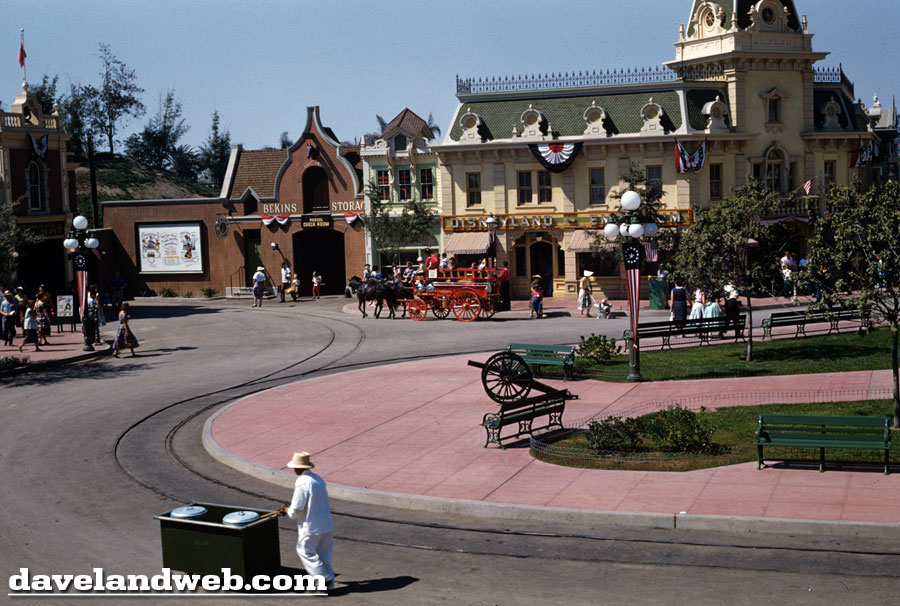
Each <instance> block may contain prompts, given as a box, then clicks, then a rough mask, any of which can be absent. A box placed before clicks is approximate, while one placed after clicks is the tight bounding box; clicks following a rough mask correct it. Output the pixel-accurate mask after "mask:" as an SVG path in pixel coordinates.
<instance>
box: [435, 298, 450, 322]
mask: <svg viewBox="0 0 900 606" xmlns="http://www.w3.org/2000/svg"><path fill="white" fill-rule="evenodd" d="M431 313H433V314H434V317H435V318H438V319H439V320H443V319H444V318H446V317H447V316H449V315H450V308H449V307H441V305H440V302H438V301H435V302H434V307H432V308H431Z"/></svg>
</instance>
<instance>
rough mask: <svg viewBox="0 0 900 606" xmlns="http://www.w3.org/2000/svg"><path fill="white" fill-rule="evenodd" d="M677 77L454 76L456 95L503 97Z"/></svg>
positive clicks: (656, 73) (702, 72)
mask: <svg viewBox="0 0 900 606" xmlns="http://www.w3.org/2000/svg"><path fill="white" fill-rule="evenodd" d="M681 78H682V79H683V80H690V81H703V80H721V79H723V78H724V72H723V71H722V70H721V69H718V68H711V69H683V70H681ZM678 79H679V74H678V73H676V72H674V71H672V70H671V69H669V68H667V67H646V68H640V69H638V68H634V69H633V70H632V69H622V70H615V69H614V70H611V71H610V70H606V71H603V70H600V71H599V72H597V71H591V72H586V71H585V72H578V73H575V72H572V73H571V74H570V73H568V72H566V73H559V74H555V73H554V74H538V75H536V76H535V75H533V74H532V75H531V76H498V77H490V78H460V77H459V76H456V94H457V95H470V94H473V93H504V92H514V91H531V90H551V89H561V88H584V87H589V86H615V85H622V84H651V83H658V82H672V81H675V80H678Z"/></svg>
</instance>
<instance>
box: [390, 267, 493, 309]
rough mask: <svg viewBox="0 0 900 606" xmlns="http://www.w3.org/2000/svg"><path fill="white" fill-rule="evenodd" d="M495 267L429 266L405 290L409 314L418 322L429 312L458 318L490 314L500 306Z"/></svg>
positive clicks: (402, 300)
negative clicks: (439, 267) (452, 267)
mask: <svg viewBox="0 0 900 606" xmlns="http://www.w3.org/2000/svg"><path fill="white" fill-rule="evenodd" d="M497 273H498V270H496V269H475V268H471V269H470V268H466V269H429V270H428V271H427V272H425V273H424V274H419V275H416V276H415V279H414V281H413V283H412V285H411V286H410V287H408V288H407V289H405V290H406V294H407V298H405V299H400V300H398V302H401V303H404V304H405V305H406V311H407V313H409V317H410V318H412V319H413V320H415V321H417V322H419V321H422V320H424V319H425V317H426V316H427V315H428V310H431V313H432V314H434V317H435V318H439V319H443V318H446V317H447V316H449V315H450V312H453V315H454V316H456V319H457V320H459V321H460V322H472V321H474V320H476V319H477V318H479V317H481V318H490V317H491V316H493V315H494V314H495V313H497V311H499V310H500V309H501V300H500V284H499V282H498V281H497Z"/></svg>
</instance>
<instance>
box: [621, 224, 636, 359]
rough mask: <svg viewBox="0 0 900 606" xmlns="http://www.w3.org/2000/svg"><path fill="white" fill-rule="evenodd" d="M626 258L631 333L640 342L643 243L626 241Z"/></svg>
mask: <svg viewBox="0 0 900 606" xmlns="http://www.w3.org/2000/svg"><path fill="white" fill-rule="evenodd" d="M622 257H623V258H624V260H625V285H626V287H627V289H628V315H629V317H630V318H631V334H632V338H633V339H634V344H635V345H637V344H638V337H637V334H638V332H637V327H638V305H639V302H640V301H639V298H640V294H641V292H640V291H641V245H640V244H638V243H637V242H626V243H625V244H624V245H623V246H622Z"/></svg>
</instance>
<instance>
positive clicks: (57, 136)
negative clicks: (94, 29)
mask: <svg viewBox="0 0 900 606" xmlns="http://www.w3.org/2000/svg"><path fill="white" fill-rule="evenodd" d="M68 140H69V135H68V134H66V133H65V132H64V129H63V120H62V116H61V115H60V112H59V105H56V106H54V111H53V113H52V114H50V115H47V114H44V112H43V110H42V108H41V104H40V102H39V101H38V99H37V97H36V96H35V95H34V94H32V93H30V92H29V90H28V84H27V83H24V84H23V85H22V93H21V94H19V95H18V96H17V97H16V98H15V101H14V102H13V104H12V106H11V108H10V111H8V112H7V111H0V204H4V205H7V204H8V205H12V206H13V213H14V216H15V221H16V223H17V224H18V225H20V226H22V227H27V228H29V229H31V230H32V231H34V232H36V233H37V234H38V235H39V236H42V237H43V241H42V242H40V243H37V244H33V245H29V246H27V247H25V248H24V249H23V250H16V251H2V253H0V254H15V255H16V256H17V259H18V263H17V265H18V268H17V272H16V275H15V276H9V277H10V278H15V279H16V281H17V283H19V284H27V285H28V286H29V287H30V288H31V289H36V287H37V286H38V284H39V283H43V284H46V286H47V288H48V289H50V291H51V292H54V293H63V292H66V291H67V289H68V285H69V283H70V281H71V280H72V277H73V273H72V272H73V270H72V267H71V264H70V263H69V262H68V252H67V251H66V250H65V249H64V248H63V246H62V242H63V239H64V238H65V237H66V234H68V232H69V230H70V229H71V227H72V218H73V217H74V216H75V212H76V209H77V205H76V199H75V177H74V171H73V170H72V169H70V167H69V163H68V157H67V154H66V142H67V141H68Z"/></svg>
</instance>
